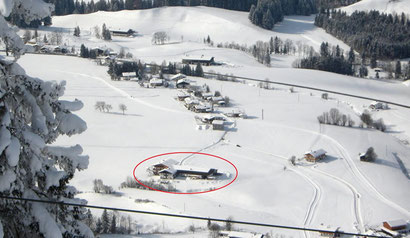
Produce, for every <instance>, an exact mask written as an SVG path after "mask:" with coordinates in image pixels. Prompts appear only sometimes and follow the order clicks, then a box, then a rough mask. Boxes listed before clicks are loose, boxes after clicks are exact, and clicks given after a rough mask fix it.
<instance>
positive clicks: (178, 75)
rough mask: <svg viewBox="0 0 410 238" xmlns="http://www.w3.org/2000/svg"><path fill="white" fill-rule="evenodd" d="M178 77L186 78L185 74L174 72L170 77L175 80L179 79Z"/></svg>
mask: <svg viewBox="0 0 410 238" xmlns="http://www.w3.org/2000/svg"><path fill="white" fill-rule="evenodd" d="M180 78H186V76H185V74H175V75H174V76H172V77H171V78H170V79H171V80H175V79H180Z"/></svg>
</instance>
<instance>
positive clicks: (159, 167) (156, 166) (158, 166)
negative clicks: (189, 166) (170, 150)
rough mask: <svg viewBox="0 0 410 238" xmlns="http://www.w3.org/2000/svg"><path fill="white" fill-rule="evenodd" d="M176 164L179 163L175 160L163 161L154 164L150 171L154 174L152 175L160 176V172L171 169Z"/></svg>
mask: <svg viewBox="0 0 410 238" xmlns="http://www.w3.org/2000/svg"><path fill="white" fill-rule="evenodd" d="M176 164H178V162H177V161H176V160H173V159H167V160H162V161H161V162H160V163H158V164H154V165H153V166H152V167H150V168H149V170H150V171H151V172H152V174H154V175H159V173H158V172H159V171H161V170H165V169H169V168H171V167H172V166H174V165H176Z"/></svg>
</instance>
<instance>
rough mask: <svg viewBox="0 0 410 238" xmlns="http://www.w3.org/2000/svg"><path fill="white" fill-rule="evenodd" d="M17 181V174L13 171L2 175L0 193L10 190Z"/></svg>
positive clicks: (0, 177) (7, 171)
mask: <svg viewBox="0 0 410 238" xmlns="http://www.w3.org/2000/svg"><path fill="white" fill-rule="evenodd" d="M15 180H16V174H15V173H14V172H13V171H10V170H6V172H4V174H2V175H0V192H4V191H6V190H8V189H10V186H11V183H12V182H14V181H15Z"/></svg>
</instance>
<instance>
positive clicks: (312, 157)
mask: <svg viewBox="0 0 410 238" xmlns="http://www.w3.org/2000/svg"><path fill="white" fill-rule="evenodd" d="M326 153H327V152H326V151H325V150H323V149H319V150H315V151H309V152H306V153H305V159H306V160H307V161H309V162H317V161H319V160H322V159H324V158H326Z"/></svg>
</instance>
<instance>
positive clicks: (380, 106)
mask: <svg viewBox="0 0 410 238" xmlns="http://www.w3.org/2000/svg"><path fill="white" fill-rule="evenodd" d="M369 108H370V109H373V110H378V109H387V108H388V106H387V103H382V102H377V101H373V102H371V103H370V105H369Z"/></svg>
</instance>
